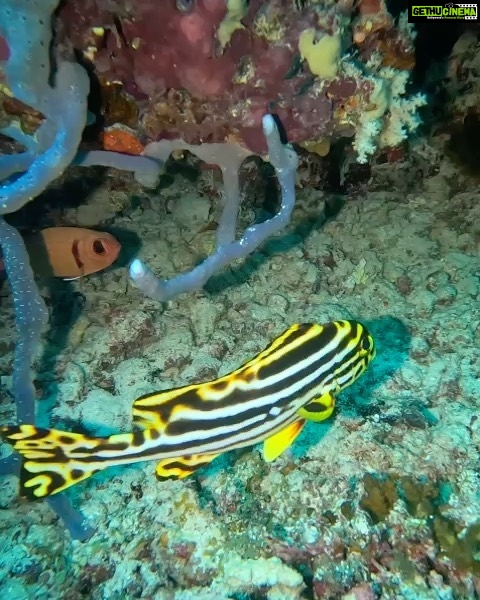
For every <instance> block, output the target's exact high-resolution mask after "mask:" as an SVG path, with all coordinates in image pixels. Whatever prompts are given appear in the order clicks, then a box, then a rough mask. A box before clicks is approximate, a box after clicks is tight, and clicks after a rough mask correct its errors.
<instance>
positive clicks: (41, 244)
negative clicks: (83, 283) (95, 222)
mask: <svg viewBox="0 0 480 600" xmlns="http://www.w3.org/2000/svg"><path fill="white" fill-rule="evenodd" d="M24 241H25V246H26V248H27V251H28V254H29V257H30V264H31V267H32V270H33V272H34V273H35V274H36V275H38V276H40V277H61V278H63V279H67V280H72V279H78V278H79V277H83V276H84V275H90V274H92V273H96V272H97V271H102V270H103V269H106V268H107V267H109V266H110V265H111V264H112V263H113V262H114V261H115V260H116V259H117V258H118V255H119V253H120V249H121V246H120V242H119V241H118V240H117V239H116V238H115V237H114V236H113V235H112V234H110V233H107V232H105V231H95V230H93V229H85V228H84V227H49V228H47V229H42V230H41V231H39V232H38V233H35V234H32V235H26V236H25V238H24ZM3 268H4V267H3V261H2V260H1V259H0V270H3Z"/></svg>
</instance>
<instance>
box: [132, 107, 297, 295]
mask: <svg viewBox="0 0 480 600" xmlns="http://www.w3.org/2000/svg"><path fill="white" fill-rule="evenodd" d="M262 126H263V133H264V135H265V139H266V141H267V146H268V156H269V161H270V163H271V164H272V165H273V167H274V169H275V172H276V174H277V178H278V181H279V183H280V188H281V192H282V205H281V207H280V210H279V212H278V213H277V214H276V215H275V216H274V217H272V218H271V219H269V220H268V221H265V222H263V223H259V224H256V225H251V226H250V227H248V228H247V230H246V231H245V233H244V234H243V236H242V237H241V238H240V239H239V240H235V239H232V238H233V233H232V232H235V225H236V219H237V208H238V202H239V190H238V189H236V191H235V194H233V195H232V194H231V193H230V191H229V190H225V197H226V205H225V207H224V211H223V215H222V218H221V220H220V225H219V231H218V232H217V248H216V250H215V252H214V253H213V254H211V255H210V256H209V257H208V258H206V259H205V260H204V261H203V262H202V263H201V264H199V265H198V266H197V267H195V268H194V269H192V270H191V271H189V272H188V273H184V274H182V275H178V276H177V277H174V278H173V279H170V280H166V279H157V277H156V276H155V274H154V273H153V272H152V270H151V269H150V268H149V267H148V266H147V265H144V264H143V263H142V261H140V260H139V259H135V260H134V261H133V262H132V263H131V265H130V277H131V279H132V281H133V283H134V285H135V286H136V287H138V288H139V289H140V291H142V292H143V293H144V294H145V295H146V296H149V297H150V298H154V299H155V300H160V301H166V300H170V299H171V298H174V297H175V296H177V295H178V294H182V293H184V292H191V291H193V290H196V289H199V288H201V287H203V286H204V285H205V283H206V282H207V281H208V280H209V278H210V277H211V276H212V275H213V274H214V273H216V272H217V271H219V270H220V269H222V268H223V267H225V266H226V265H227V264H228V263H230V262H232V261H233V260H236V259H237V258H245V257H246V256H248V255H249V254H250V253H251V252H253V251H254V250H255V249H256V248H258V246H259V245H260V244H261V243H262V242H264V241H265V240H266V239H267V238H268V237H270V236H271V235H273V234H274V233H276V232H278V231H280V230H281V229H283V228H284V227H285V226H286V225H287V224H288V223H289V221H290V217H291V214H292V210H293V207H294V205H295V173H296V170H297V166H298V157H297V155H296V153H295V151H294V150H293V148H291V147H290V146H289V145H284V144H282V143H281V141H280V135H279V132H278V128H277V125H276V123H275V120H274V118H273V117H272V115H268V114H267V115H265V116H264V117H263V120H262ZM183 146H184V144H183V145H182V147H183ZM206 146H208V144H203V145H202V146H200V148H203V149H204V150H205V147H206ZM214 146H216V144H215V145H214ZM189 149H190V147H189ZM192 151H193V152H194V151H195V150H194V149H193V150H192ZM204 154H205V152H203V154H202V156H204ZM209 162H211V163H213V162H218V160H215V158H213V159H211V160H209ZM221 166H222V165H221ZM222 171H223V175H224V182H225V173H226V172H228V169H227V167H226V166H225V165H223V166H222ZM232 179H233V178H232ZM237 187H238V186H237ZM228 202H231V203H232V205H231V206H230V205H229V204H228ZM232 206H233V207H234V208H235V210H232ZM227 232H228V233H227Z"/></svg>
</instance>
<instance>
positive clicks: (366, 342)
mask: <svg viewBox="0 0 480 600" xmlns="http://www.w3.org/2000/svg"><path fill="white" fill-rule="evenodd" d="M361 348H362V350H370V340H369V339H368V337H364V338H363V340H362V343H361Z"/></svg>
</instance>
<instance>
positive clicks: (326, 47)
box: [298, 28, 342, 79]
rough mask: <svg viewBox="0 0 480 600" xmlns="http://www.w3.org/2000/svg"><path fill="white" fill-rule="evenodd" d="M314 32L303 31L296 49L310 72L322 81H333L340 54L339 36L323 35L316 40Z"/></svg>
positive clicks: (313, 30)
mask: <svg viewBox="0 0 480 600" xmlns="http://www.w3.org/2000/svg"><path fill="white" fill-rule="evenodd" d="M316 33H317V32H316V30H315V29H313V28H309V29H305V30H304V31H302V33H301V34H300V37H299V39H298V49H299V51H300V55H301V57H302V59H304V60H306V61H307V63H308V66H309V68H310V71H311V72H312V73H313V74H314V75H318V77H321V78H322V79H333V78H334V77H335V76H336V74H337V69H338V61H339V60H340V52H341V45H342V40H341V35H340V33H335V34H334V35H328V34H324V35H323V36H322V37H321V38H320V39H318V40H316Z"/></svg>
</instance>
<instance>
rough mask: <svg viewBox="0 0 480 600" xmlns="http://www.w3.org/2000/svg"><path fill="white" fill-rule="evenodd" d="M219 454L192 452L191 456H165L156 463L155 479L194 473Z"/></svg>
mask: <svg viewBox="0 0 480 600" xmlns="http://www.w3.org/2000/svg"><path fill="white" fill-rule="evenodd" d="M217 456H220V454H192V455H191V456H179V457H177V458H165V459H164V460H161V461H160V462H159V463H157V468H156V469H155V474H156V476H157V479H159V480H160V481H164V480H166V479H183V478H184V477H188V476H189V475H191V474H192V473H194V472H195V471H196V470H197V469H200V468H201V467H204V466H205V465H208V463H210V462H212V460H213V459H214V458H217Z"/></svg>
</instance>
